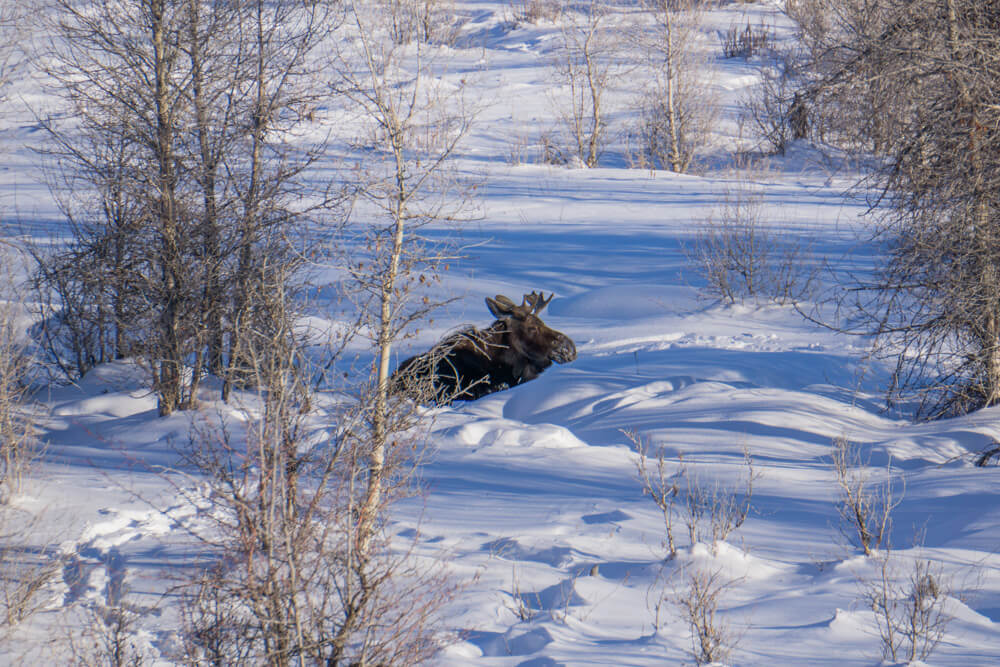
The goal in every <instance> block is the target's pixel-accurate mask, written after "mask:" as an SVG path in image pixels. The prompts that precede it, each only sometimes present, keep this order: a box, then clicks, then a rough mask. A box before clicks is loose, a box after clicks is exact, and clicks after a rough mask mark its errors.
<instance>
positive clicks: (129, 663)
mask: <svg viewBox="0 0 1000 667" xmlns="http://www.w3.org/2000/svg"><path fill="white" fill-rule="evenodd" d="M119 593H120V595H118V594H116V595H110V594H109V596H108V599H107V600H105V601H104V602H95V603H92V604H88V605H87V606H86V607H85V608H84V610H83V612H82V613H83V628H82V630H81V631H79V632H77V633H75V634H74V635H73V636H71V637H70V641H69V648H70V651H71V653H72V655H73V664H75V665H81V666H82V667H142V666H143V665H147V664H151V663H152V662H153V660H152V658H151V656H150V655H149V654H148V653H147V651H146V650H145V647H144V646H142V645H141V643H140V642H139V641H138V639H137V635H136V631H137V629H138V628H137V622H138V620H139V619H140V618H141V616H142V614H141V613H140V611H139V610H138V608H136V607H135V606H134V605H132V604H130V603H129V602H128V601H127V600H126V599H125V597H126V596H125V594H124V593H125V591H120V592H119Z"/></svg>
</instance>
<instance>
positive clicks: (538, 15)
mask: <svg viewBox="0 0 1000 667" xmlns="http://www.w3.org/2000/svg"><path fill="white" fill-rule="evenodd" d="M508 8H509V10H508V11H509V16H510V19H509V20H508V23H509V24H510V25H511V26H512V27H514V28H516V27H517V26H519V25H521V24H522V23H531V24H537V23H539V22H540V21H555V20H556V19H558V18H559V16H560V15H561V14H562V12H563V3H562V2H561V0H509V1H508Z"/></svg>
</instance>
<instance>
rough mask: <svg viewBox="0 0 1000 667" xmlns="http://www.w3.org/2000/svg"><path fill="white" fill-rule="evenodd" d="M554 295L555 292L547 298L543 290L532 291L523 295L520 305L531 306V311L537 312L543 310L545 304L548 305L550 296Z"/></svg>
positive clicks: (550, 299)
mask: <svg viewBox="0 0 1000 667" xmlns="http://www.w3.org/2000/svg"><path fill="white" fill-rule="evenodd" d="M555 295H556V293H555V292H553V293H552V294H550V295H549V298H548V299H546V298H545V292H532V293H531V294H525V295H524V301H523V303H521V307H522V308H523V307H524V306H531V312H533V313H534V314H536V315H537V314H538V313H540V312H542V311H543V310H545V306H547V305H549V302H551V301H552V298H553V297H554V296H555Z"/></svg>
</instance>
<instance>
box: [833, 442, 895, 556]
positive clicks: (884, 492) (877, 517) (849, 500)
mask: <svg viewBox="0 0 1000 667" xmlns="http://www.w3.org/2000/svg"><path fill="white" fill-rule="evenodd" d="M833 467H834V471H835V472H836V474H837V486H838V487H839V488H840V501H839V504H838V511H839V512H840V518H841V532H842V533H843V535H844V537H846V538H847V539H848V541H849V542H850V543H852V544H855V545H856V546H858V547H859V548H861V549H862V550H863V551H864V553H865V555H866V556H870V555H871V554H872V553H874V552H875V551H877V550H878V549H881V548H883V547H888V545H889V541H890V538H891V532H892V511H893V510H894V509H895V508H896V507H897V506H899V503H901V502H902V495H903V492H904V491H905V486H902V487H901V488H900V489H899V497H897V495H896V489H895V484H894V480H893V473H892V460H891V459H890V460H889V461H888V462H887V463H886V469H885V481H883V482H880V483H878V484H873V483H872V482H871V472H870V471H869V470H868V469H867V466H866V465H865V463H864V462H862V460H861V453H860V452H859V451H858V448H857V446H856V445H854V444H853V443H851V442H850V441H848V440H847V439H846V438H837V439H836V440H835V441H834V443H833ZM902 480H903V478H900V482H899V484H900V485H902V484H903V481H902Z"/></svg>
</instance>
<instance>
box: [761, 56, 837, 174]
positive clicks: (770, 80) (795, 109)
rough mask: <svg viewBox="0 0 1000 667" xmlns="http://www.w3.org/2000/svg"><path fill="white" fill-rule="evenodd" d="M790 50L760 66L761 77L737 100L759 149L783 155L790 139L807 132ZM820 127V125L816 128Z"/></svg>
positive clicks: (808, 123)
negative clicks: (741, 98)
mask: <svg viewBox="0 0 1000 667" xmlns="http://www.w3.org/2000/svg"><path fill="white" fill-rule="evenodd" d="M796 58H797V56H795V55H794V54H793V53H790V52H789V53H782V54H778V57H777V58H776V59H775V60H774V61H773V62H772V63H771V64H770V65H768V66H766V67H763V68H761V80H760V82H759V83H758V84H757V85H755V86H754V87H752V88H751V89H750V91H749V93H747V95H746V96H745V97H744V98H743V100H741V106H742V111H741V118H742V119H744V120H745V121H746V122H747V124H749V125H750V127H751V128H753V130H755V132H756V135H757V139H758V141H759V142H760V143H761V144H763V146H762V147H761V150H762V152H765V153H770V154H773V155H784V154H785V151H786V150H787V149H788V145H789V143H791V141H792V140H794V139H805V138H807V137H808V136H809V134H810V132H811V121H812V119H811V115H810V113H809V108H808V106H807V102H806V97H805V96H804V95H803V94H802V92H801V89H802V82H801V80H800V74H799V72H798V65H797V64H796V62H795V61H796ZM820 129H822V128H820Z"/></svg>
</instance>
